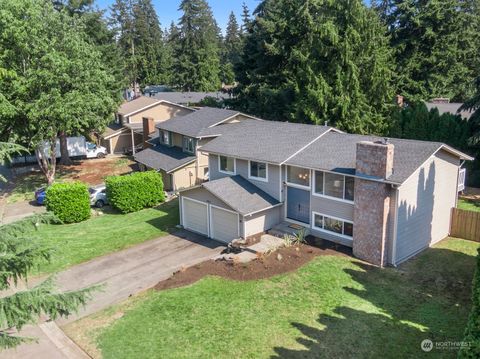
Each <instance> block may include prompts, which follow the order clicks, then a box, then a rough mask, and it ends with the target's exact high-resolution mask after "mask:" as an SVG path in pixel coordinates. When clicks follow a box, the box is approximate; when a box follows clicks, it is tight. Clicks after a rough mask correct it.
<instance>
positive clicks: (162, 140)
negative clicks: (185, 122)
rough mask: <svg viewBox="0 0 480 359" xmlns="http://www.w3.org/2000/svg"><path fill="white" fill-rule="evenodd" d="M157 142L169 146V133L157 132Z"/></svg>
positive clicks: (170, 138) (170, 139)
mask: <svg viewBox="0 0 480 359" xmlns="http://www.w3.org/2000/svg"><path fill="white" fill-rule="evenodd" d="M158 133H159V140H160V143H161V144H163V145H166V146H171V144H172V134H171V133H170V132H169V131H165V130H159V131H158Z"/></svg>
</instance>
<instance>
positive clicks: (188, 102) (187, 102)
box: [152, 92, 231, 106]
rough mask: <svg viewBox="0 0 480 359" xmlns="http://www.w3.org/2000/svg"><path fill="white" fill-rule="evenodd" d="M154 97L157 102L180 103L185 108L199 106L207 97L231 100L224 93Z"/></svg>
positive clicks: (178, 93)
mask: <svg viewBox="0 0 480 359" xmlns="http://www.w3.org/2000/svg"><path fill="white" fill-rule="evenodd" d="M152 97H153V98H155V99H157V100H162V101H168V102H173V103H178V104H180V105H184V106H194V105H198V104H199V103H200V102H202V101H203V100H205V99H206V98H207V97H212V98H214V99H216V100H225V99H229V98H231V96H230V95H228V94H226V93H223V92H159V93H155V94H152Z"/></svg>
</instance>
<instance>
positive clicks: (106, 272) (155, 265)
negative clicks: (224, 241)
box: [0, 231, 225, 359]
mask: <svg viewBox="0 0 480 359" xmlns="http://www.w3.org/2000/svg"><path fill="white" fill-rule="evenodd" d="M224 248H225V247H224V246H223V245H221V244H219V243H217V242H215V241H212V240H210V239H208V238H205V237H202V236H199V235H196V234H193V233H190V232H187V231H179V232H177V233H175V234H171V235H168V236H165V237H161V238H158V239H155V240H152V241H148V242H145V243H142V244H140V245H138V246H135V247H132V248H129V249H126V250H123V251H120V252H117V253H113V254H109V255H106V256H103V257H100V258H96V259H94V260H91V261H89V262H86V263H83V264H80V265H77V266H74V267H72V268H70V269H68V270H66V271H64V272H61V273H59V274H58V275H57V276H56V283H57V286H58V287H59V288H61V289H62V290H76V289H81V288H85V287H90V286H93V285H97V284H98V285H102V286H103V291H99V292H96V293H95V294H94V297H93V300H91V301H90V302H89V303H88V305H87V306H86V308H83V309H82V310H80V311H79V313H78V314H77V315H73V316H71V317H69V318H67V319H61V320H58V321H57V324H58V325H60V326H61V325H63V324H66V323H69V322H72V321H75V320H76V319H79V318H82V317H84V316H87V315H89V314H92V313H95V312H97V311H99V310H102V309H105V308H107V307H109V306H111V305H112V304H115V303H118V302H121V301H123V300H125V299H127V298H128V297H130V296H132V295H134V294H137V293H139V292H141V291H144V290H146V289H149V288H151V287H153V286H154V285H155V284H157V283H158V282H159V281H162V280H165V279H167V278H169V277H170V276H171V275H172V274H173V273H174V272H176V271H178V270H179V269H181V268H182V267H189V266H192V265H195V264H197V263H200V262H203V261H206V260H208V259H211V258H213V257H216V256H218V255H219V254H220V252H221V251H222V250H223V249H224ZM39 280H40V279H37V280H36V281H37V282H38V281H39ZM33 285H35V280H32V282H31V283H30V286H33ZM39 329H41V328H40V327H39V326H34V327H28V328H27V330H28V332H27V335H28V334H32V335H34V336H35V333H37V335H39V336H40V341H39V344H25V345H21V346H20V347H18V348H16V349H15V350H7V351H3V352H0V358H2V359H3V358H18V359H20V358H22V359H23V358H25V359H26V358H32V357H35V358H38V359H43V358H45V359H47V358H69V357H70V358H71V357H72V354H70V355H66V354H65V352H64V350H62V348H68V345H67V344H68V343H67V344H61V345H58V343H59V342H61V340H56V339H55V338H56V337H58V335H56V336H53V337H52V336H49V335H45V331H44V330H43V329H41V330H39ZM42 331H43V333H42ZM47 333H48V331H47ZM22 334H23V333H22ZM64 339H65V342H67V341H68V338H64ZM32 353H34V354H35V355H34V356H32ZM75 357H78V356H75Z"/></svg>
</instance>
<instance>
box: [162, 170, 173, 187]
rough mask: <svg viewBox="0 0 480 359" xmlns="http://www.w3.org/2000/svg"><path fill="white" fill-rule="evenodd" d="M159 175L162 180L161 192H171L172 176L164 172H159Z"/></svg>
mask: <svg viewBox="0 0 480 359" xmlns="http://www.w3.org/2000/svg"><path fill="white" fill-rule="evenodd" d="M159 172H160V174H161V175H162V180H163V190H164V191H171V190H173V184H172V175H171V174H168V173H167V172H165V171H164V170H160V171H159Z"/></svg>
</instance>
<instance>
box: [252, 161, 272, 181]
mask: <svg viewBox="0 0 480 359" xmlns="http://www.w3.org/2000/svg"><path fill="white" fill-rule="evenodd" d="M267 169H268V165H267V164H266V163H265V162H255V161H250V168H249V172H248V176H249V178H252V179H256V180H260V181H266V180H267Z"/></svg>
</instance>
